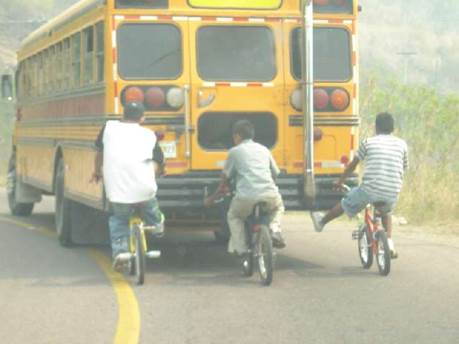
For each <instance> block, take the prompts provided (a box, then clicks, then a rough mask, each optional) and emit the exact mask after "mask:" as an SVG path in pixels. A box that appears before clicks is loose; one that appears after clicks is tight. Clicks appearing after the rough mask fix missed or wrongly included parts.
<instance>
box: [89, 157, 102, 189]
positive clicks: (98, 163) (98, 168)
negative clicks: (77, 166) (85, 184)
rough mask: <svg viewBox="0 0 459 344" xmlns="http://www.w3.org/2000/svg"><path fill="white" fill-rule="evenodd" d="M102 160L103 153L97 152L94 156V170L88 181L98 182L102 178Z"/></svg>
mask: <svg viewBox="0 0 459 344" xmlns="http://www.w3.org/2000/svg"><path fill="white" fill-rule="evenodd" d="M103 161H104V153H103V152H97V154H96V158H95V159H94V172H93V174H92V177H91V180H90V181H89V182H90V183H96V184H97V183H99V182H100V181H101V180H102V178H103V174H102V162H103Z"/></svg>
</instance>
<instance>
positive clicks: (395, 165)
mask: <svg viewBox="0 0 459 344" xmlns="http://www.w3.org/2000/svg"><path fill="white" fill-rule="evenodd" d="M357 157H358V158H359V160H360V161H363V162H364V165H365V169H364V172H363V177H362V185H361V187H362V189H363V190H364V191H365V192H367V193H368V194H369V195H370V196H372V197H373V198H374V199H377V200H381V201H385V200H393V199H394V198H397V197H398V194H399V193H400V190H401V189H402V181H403V174H404V172H405V170H406V169H407V168H408V147H407V145H406V142H405V141H403V140H402V139H399V138H397V137H395V136H392V135H376V136H373V137H370V138H368V139H365V140H363V141H362V143H361V144H360V147H359V150H358V152H357Z"/></svg>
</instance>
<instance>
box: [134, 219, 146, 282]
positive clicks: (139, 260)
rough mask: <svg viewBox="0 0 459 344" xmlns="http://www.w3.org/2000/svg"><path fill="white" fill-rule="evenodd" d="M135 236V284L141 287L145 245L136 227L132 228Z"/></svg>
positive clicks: (140, 231)
mask: <svg viewBox="0 0 459 344" xmlns="http://www.w3.org/2000/svg"><path fill="white" fill-rule="evenodd" d="M134 235H135V255H134V262H135V282H136V284H138V285H142V284H143V282H144V278H145V245H144V239H143V232H142V230H141V229H140V228H139V227H138V226H135V228H134Z"/></svg>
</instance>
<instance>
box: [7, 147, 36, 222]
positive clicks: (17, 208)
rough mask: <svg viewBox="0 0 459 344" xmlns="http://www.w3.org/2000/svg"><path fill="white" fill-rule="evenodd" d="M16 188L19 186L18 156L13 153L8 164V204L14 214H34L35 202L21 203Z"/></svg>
mask: <svg viewBox="0 0 459 344" xmlns="http://www.w3.org/2000/svg"><path fill="white" fill-rule="evenodd" d="M16 188H17V176H16V158H15V156H14V155H13V156H12V157H11V160H10V163H9V166H8V179H7V184H6V190H7V195H8V206H9V208H10V212H11V214H12V215H14V216H30V214H32V210H33V206H34V203H19V202H17V201H16Z"/></svg>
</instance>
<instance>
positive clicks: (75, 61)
mask: <svg viewBox="0 0 459 344" xmlns="http://www.w3.org/2000/svg"><path fill="white" fill-rule="evenodd" d="M72 72H73V73H72V74H73V75H72V81H73V82H72V86H73V88H79V87H80V79H81V34H80V33H79V32H78V33H76V34H74V35H73V36H72Z"/></svg>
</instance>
